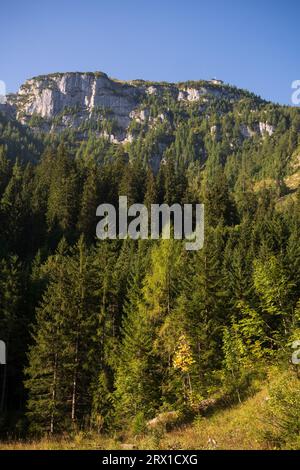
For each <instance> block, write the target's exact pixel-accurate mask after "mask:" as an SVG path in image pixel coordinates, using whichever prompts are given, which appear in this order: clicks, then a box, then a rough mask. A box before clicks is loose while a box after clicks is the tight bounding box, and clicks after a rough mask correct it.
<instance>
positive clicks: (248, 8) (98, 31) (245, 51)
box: [0, 0, 300, 104]
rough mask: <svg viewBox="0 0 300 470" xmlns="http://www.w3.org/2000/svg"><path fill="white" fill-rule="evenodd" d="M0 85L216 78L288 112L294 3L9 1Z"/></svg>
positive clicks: (297, 73) (299, 9)
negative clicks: (63, 79) (78, 74)
mask: <svg viewBox="0 0 300 470" xmlns="http://www.w3.org/2000/svg"><path fill="white" fill-rule="evenodd" d="M0 18H1V25H0V40H1V60H0V80H4V81H5V82H6V85H7V90H8V91H16V90H17V88H18V87H19V86H20V84H21V83H23V82H24V81H25V80H26V79H27V78H30V77H32V76H35V75H40V74H44V73H50V72H57V71H61V72H63V71H95V70H101V71H104V72H106V73H107V74H108V75H109V76H111V77H116V78H120V79H124V80H129V79H134V78H143V79H148V80H165V81H172V82H176V81H184V80H189V79H190V80H197V79H202V78H203V79H210V78H212V77H217V78H221V79H223V80H224V81H225V82H227V83H231V84H234V85H236V86H238V87H242V88H247V89H249V90H251V91H254V92H255V93H257V94H259V95H260V96H262V97H264V98H266V99H270V100H273V101H276V102H280V103H286V104H291V93H292V90H291V82H292V81H293V80H296V79H300V67H299V63H300V60H299V56H300V40H299V38H300V28H299V21H300V2H299V0H298V1H296V0H285V1H281V2H280V1H271V0H263V1H262V0H261V1H258V0H251V1H248V2H244V1H243V0H240V1H238V0H226V1H225V0H223V1H221V0H213V1H202V0H198V1H197V0H184V1H178V0H173V1H171V0H160V1H158V0H151V1H145V0H139V1H136V0H106V1H103V0H72V1H71V0H60V1H58V0H51V2H50V1H49V2H46V1H42V0H28V1H24V0H23V1H21V0H18V1H17V0H10V1H8V2H1V5H0Z"/></svg>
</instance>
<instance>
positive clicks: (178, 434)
mask: <svg viewBox="0 0 300 470" xmlns="http://www.w3.org/2000/svg"><path fill="white" fill-rule="evenodd" d="M266 397H267V389H266V388H264V389H262V390H261V391H260V392H258V393H257V394H256V395H254V396H253V397H251V398H249V399H247V400H246V401H244V402H243V403H242V404H240V405H236V406H234V407H232V408H229V409H226V410H223V411H218V412H216V413H215V414H214V415H213V416H211V417H208V418H203V417H202V418H198V419H197V420H196V421H195V422H194V423H193V424H191V425H187V426H185V427H182V428H178V429H175V430H173V431H171V432H169V433H154V434H152V435H150V436H149V435H148V436H145V437H139V438H130V439H128V440H127V441H126V440H125V441H124V442H123V443H121V442H120V441H117V440H115V439H113V438H108V437H107V438H106V437H99V436H96V437H94V438H87V437H85V436H84V435H81V434H78V435H77V436H75V438H74V439H73V440H70V439H60V440H52V441H50V440H47V439H44V440H41V441H33V442H28V443H24V442H21V441H20V442H12V443H2V444H1V443H0V449H1V450H4V449H22V450H23V449H33V450H35V449H126V448H136V449H266V444H265V443H264V440H263V430H264V422H263V420H262V418H261V412H262V409H263V408H264V406H265V403H266Z"/></svg>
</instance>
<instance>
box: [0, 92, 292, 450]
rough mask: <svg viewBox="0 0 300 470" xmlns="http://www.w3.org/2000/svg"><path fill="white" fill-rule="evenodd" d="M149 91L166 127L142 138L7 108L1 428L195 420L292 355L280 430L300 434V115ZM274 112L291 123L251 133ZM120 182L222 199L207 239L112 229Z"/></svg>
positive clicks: (281, 395)
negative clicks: (113, 135) (295, 357)
mask: <svg viewBox="0 0 300 470" xmlns="http://www.w3.org/2000/svg"><path fill="white" fill-rule="evenodd" d="M147 99H148V101H147V102H145V106H147V107H148V108H149V109H150V117H151V118H152V125H149V123H148V124H147V123H138V122H134V121H133V122H132V123H131V132H132V134H133V136H134V139H133V140H132V142H127V143H124V144H116V143H110V142H109V140H108V139H106V138H105V137H101V136H99V135H98V134H97V133H95V129H94V127H93V126H94V124H93V125H91V128H90V129H85V130H84V131H85V133H86V134H85V138H82V134H79V133H78V132H76V131H75V130H72V129H70V130H68V131H64V132H62V133H60V134H53V135H52V134H47V135H46V134H43V133H42V132H37V130H36V123H32V126H31V127H30V126H22V125H21V124H19V123H17V122H16V121H14V120H13V119H8V118H7V116H5V115H4V114H1V116H0V144H1V147H0V220H1V230H0V338H1V340H3V341H5V343H6V346H7V365H6V366H0V367H1V376H0V377H1V380H0V386H1V387H0V411H1V414H0V435H1V439H2V440H5V439H8V438H14V439H16V438H26V437H29V436H31V437H35V438H37V437H42V436H45V435H47V436H49V435H62V434H63V433H67V434H68V433H69V434H72V433H75V432H79V431H91V432H95V433H100V434H103V435H111V434H112V433H118V432H124V430H128V431H129V432H131V433H133V434H139V433H143V432H146V429H147V423H148V422H149V420H151V419H153V418H155V417H156V416H158V415H165V416H167V415H169V416H172V417H173V418H174V421H175V417H176V423H175V424H176V425H181V424H183V423H188V422H192V421H193V420H194V419H195V418H197V417H199V416H201V415H202V414H203V413H205V412H206V411H207V410H213V409H214V407H225V408H226V407H230V406H231V405H233V404H235V403H242V402H243V401H244V400H245V399H247V398H248V397H249V396H251V394H253V393H254V391H255V390H256V387H257V384H258V383H260V382H263V381H264V380H266V379H267V377H268V373H269V370H270V368H271V367H275V366H276V367H278V368H279V369H280V368H281V370H283V371H284V372H282V377H286V378H285V379H284V380H281V382H280V384H279V385H278V386H277V388H276V390H275V391H274V394H273V395H272V399H271V400H270V403H271V404H270V409H269V413H270V416H272V419H271V418H270V422H271V423H274V422H276V423H279V428H278V426H277V427H276V426H275V425H274V426H275V427H274V429H275V428H276V429H275V430H274V429H273V427H272V426H271V430H272V432H273V434H272V433H271V431H270V435H269V437H268V439H269V441H270V442H275V441H276V445H277V446H278V447H280V446H284V445H286V443H290V442H292V444H290V445H295V446H297V445H298V447H299V432H300V429H299V422H300V408H299V400H298V401H297V398H296V397H297V396H299V388H300V387H299V382H298V381H297V380H296V374H297V370H296V369H297V367H296V366H293V365H292V364H291V356H292V352H293V350H292V348H291V345H292V343H293V341H294V340H299V339H300V189H299V188H298V183H299V181H300V179H299V178H298V176H299V174H300V163H299V162H300V111H299V110H298V109H296V108H289V107H281V106H277V105H273V104H270V103H267V102H264V101H262V100H260V99H259V98H257V97H255V96H254V95H251V94H248V93H245V94H244V95H243V96H242V97H241V99H239V100H238V101H235V102H232V100H230V98H229V99H224V100H222V99H211V101H210V102H209V103H208V104H207V107H206V109H205V113H204V114H205V115H203V114H201V113H200V114H199V109H198V108H199V105H197V106H196V105H195V104H194V103H190V104H189V106H183V105H182V104H181V103H179V102H176V101H175V100H172V99H171V97H170V96H168V94H166V96H164V97H162V98H160V99H158V98H157V97H155V96H149V97H148V98H147ZM161 113H164V115H165V118H164V119H161V120H160V119H158V116H160V115H161ZM155 119H156V120H155ZM153 120H154V121H153ZM153 122H154V123H155V124H153ZM258 122H268V123H269V124H270V125H272V129H274V132H272V133H270V135H269V134H268V133H264V134H263V135H261V134H259V133H257V132H256V133H255V132H253V135H251V136H247V137H246V136H245V135H243V133H241V126H242V125H247V126H249V127H250V128H253V129H255V126H256V124H257V123H258ZM104 125H105V126H107V125H108V124H107V122H105V123H104V121H103V120H102V121H101V122H100V123H99V126H100V127H101V126H102V127H103V126H104ZM110 125H113V123H112V124H110ZM81 131H82V130H81ZM154 163H155V164H154ZM120 195H127V197H128V202H129V204H132V203H134V202H139V203H144V204H145V205H146V206H147V207H149V205H150V204H151V203H167V204H173V203H180V204H184V203H193V204H196V203H204V204H205V241H204V247H203V249H201V250H199V251H194V252H192V251H191V252H189V251H186V250H185V248H184V243H183V241H180V240H169V241H168V240H156V241H153V240H130V239H126V240H106V241H100V240H97V239H96V224H97V222H98V218H97V217H96V208H97V206H98V205H99V204H101V203H104V202H105V203H111V204H114V205H115V206H117V205H118V197H119V196H120ZM280 374H281V373H279V372H278V377H280V376H281V375H280ZM284 374H290V375H284ZM291 381H292V382H291ZM290 383H293V384H295V385H294V386H293V387H289V386H287V384H290ZM286 403H289V404H290V405H289V406H285V405H286ZM170 413H171V414H170ZM172 413H173V414H172ZM286 423H288V425H286ZM280 426H281V427H280ZM278 429H279V431H278ZM271 434H272V435H271ZM274 435H275V437H276V439H277V440H276V439H275V437H274ZM270 436H271V437H270ZM272 436H273V437H272ZM291 436H292V437H291ZM295 436H296V437H297V436H298V437H297V439H298V441H296V444H293V443H294V440H293V439H296V438H295ZM274 439H275V441H274Z"/></svg>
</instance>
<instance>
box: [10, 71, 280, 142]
mask: <svg viewBox="0 0 300 470" xmlns="http://www.w3.org/2000/svg"><path fill="white" fill-rule="evenodd" d="M195 84H196V85H195V86H191V85H190V84H184V83H183V84H166V83H154V84H153V83H149V82H144V81H132V82H121V81H118V80H113V79H111V78H109V77H108V76H107V75H106V74H104V73H102V72H95V73H79V72H78V73H77V72H75V73H57V74H50V75H44V76H39V77H35V78H32V79H30V80H27V81H26V82H25V83H24V84H23V85H22V86H21V88H20V90H19V91H18V93H16V94H13V95H9V96H8V98H7V105H6V112H10V113H11V114H15V116H16V118H17V120H18V121H20V122H21V123H22V124H29V125H30V126H31V127H33V128H34V129H37V130H39V131H41V130H42V131H45V132H61V131H63V130H65V129H68V128H71V129H77V130H78V131H80V132H82V133H83V134H84V133H87V130H88V129H90V128H91V124H92V125H93V126H94V127H93V130H94V131H95V132H96V133H98V134H99V135H103V136H105V137H107V138H109V139H110V140H111V141H112V142H126V141H131V140H132V138H133V136H132V133H131V132H130V130H129V126H130V123H131V122H132V121H135V122H136V123H145V122H146V121H149V122H150V125H151V122H152V125H154V123H155V120H154V119H153V118H152V121H151V116H150V112H149V108H147V107H145V102H147V99H148V100H149V98H152V99H154V98H159V97H160V96H162V95H164V94H165V93H166V92H167V93H169V95H170V96H171V97H172V99H174V100H176V101H180V102H182V104H183V105H184V104H185V103H186V104H187V105H188V104H189V103H194V102H199V111H201V109H202V108H203V104H205V102H207V101H208V100H209V99H210V98H212V99H216V98H227V99H228V100H230V101H231V102H232V101H234V100H237V99H240V97H241V96H242V92H241V90H237V89H233V88H231V87H228V86H226V85H223V83H222V82H218V83H215V81H210V82H209V81H208V82H203V81H201V82H195ZM156 119H158V118H156ZM159 119H160V120H163V119H164V115H163V114H161V115H160V117H159ZM258 132H260V133H261V134H263V133H266V132H267V133H270V132H271V129H270V128H269V127H268V125H267V123H261V125H259V127H258ZM242 134H244V136H245V137H250V135H251V133H250V132H248V130H247V132H246V130H245V129H242Z"/></svg>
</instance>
